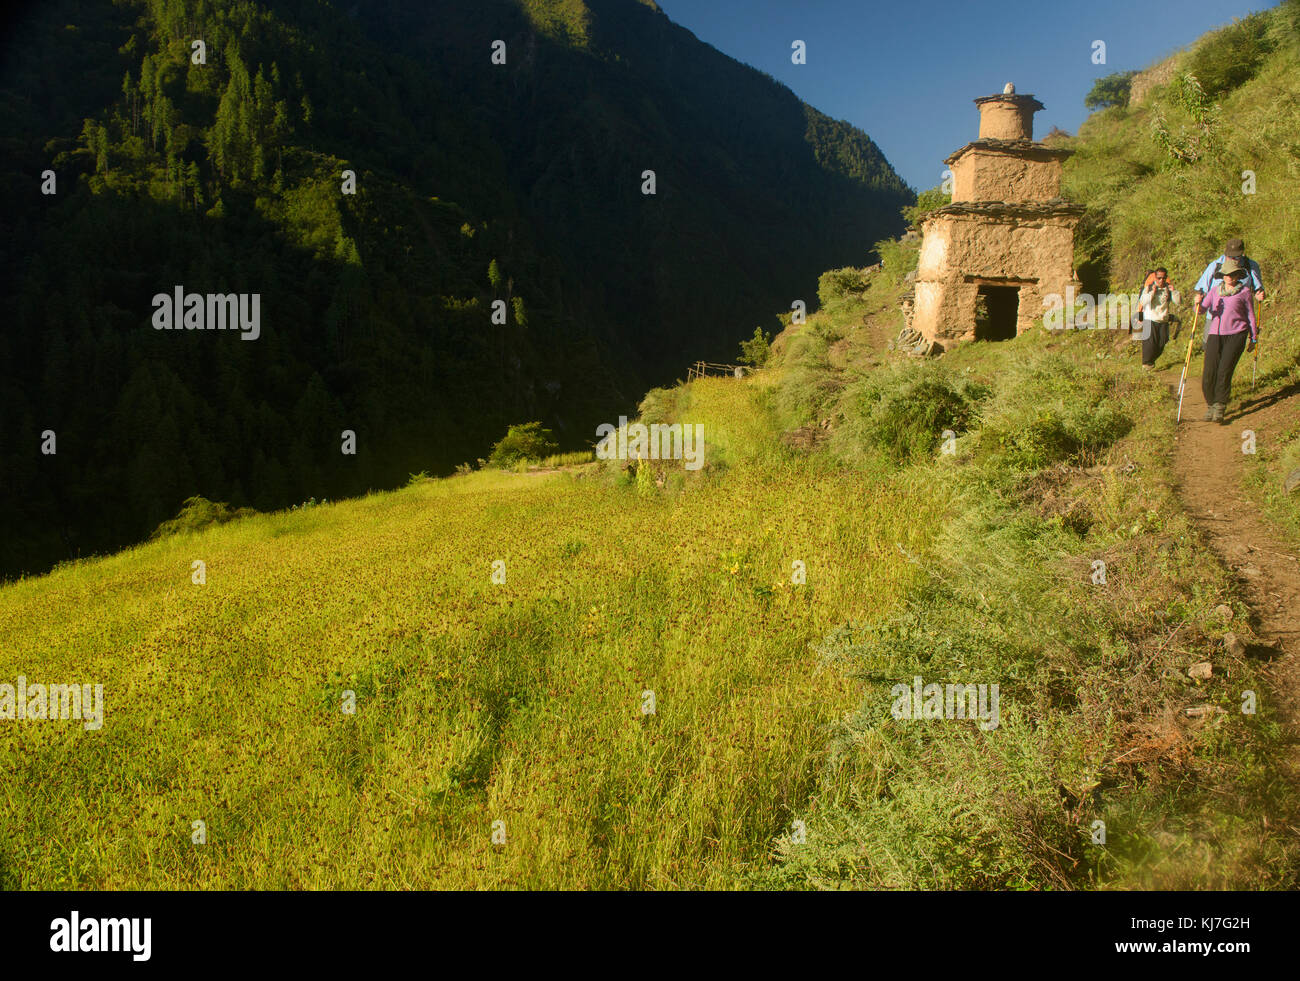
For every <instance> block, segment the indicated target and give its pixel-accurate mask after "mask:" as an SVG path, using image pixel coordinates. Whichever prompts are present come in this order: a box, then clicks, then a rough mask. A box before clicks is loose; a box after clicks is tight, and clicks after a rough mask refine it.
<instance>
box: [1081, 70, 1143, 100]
mask: <svg viewBox="0 0 1300 981" xmlns="http://www.w3.org/2000/svg"><path fill="white" fill-rule="evenodd" d="M1136 74H1137V72H1115V73H1114V74H1111V75H1105V76H1103V77H1101V78H1099V79H1097V81H1095V82H1093V83H1092V90H1091V91H1090V92H1089V93H1088V94H1087V95H1085V96H1084V97H1083V104H1084V105H1085V106H1086V107H1088V108H1089V109H1109V108H1110V107H1111V106H1119V107H1121V108H1123V107H1125V106H1127V105H1128V98H1129V92H1130V90H1131V89H1132V87H1133V76H1134V75H1136Z"/></svg>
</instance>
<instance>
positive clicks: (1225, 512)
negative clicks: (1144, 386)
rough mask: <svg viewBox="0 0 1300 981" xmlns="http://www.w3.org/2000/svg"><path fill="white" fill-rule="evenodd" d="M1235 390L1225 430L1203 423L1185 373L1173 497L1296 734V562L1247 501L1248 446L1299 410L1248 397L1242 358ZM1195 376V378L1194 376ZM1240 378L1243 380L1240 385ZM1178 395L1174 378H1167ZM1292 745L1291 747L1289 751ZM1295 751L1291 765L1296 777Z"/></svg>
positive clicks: (1194, 383) (1299, 590) (1287, 424)
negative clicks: (1234, 603)
mask: <svg viewBox="0 0 1300 981" xmlns="http://www.w3.org/2000/svg"><path fill="white" fill-rule="evenodd" d="M1242 366H1243V368H1244V372H1243V371H1242V369H1238V378H1237V381H1236V383H1235V386H1234V387H1236V388H1237V393H1234V395H1237V398H1236V399H1235V400H1234V402H1233V403H1232V404H1231V406H1230V408H1229V412H1228V416H1227V420H1228V421H1227V424H1226V425H1220V424H1218V423H1214V422H1203V421H1202V419H1201V417H1202V416H1203V415H1204V414H1205V408H1206V405H1205V400H1204V398H1203V397H1202V395H1201V386H1200V379H1199V377H1196V376H1193V375H1192V374H1190V373H1189V378H1188V384H1187V394H1186V398H1185V400H1184V402H1183V419H1182V422H1181V423H1179V425H1178V429H1177V432H1176V435H1175V440H1176V450H1175V454H1174V473H1175V475H1176V478H1177V481H1178V493H1179V496H1180V497H1181V498H1182V500H1183V503H1184V505H1185V506H1186V509H1187V514H1188V516H1189V517H1190V518H1191V520H1192V522H1193V524H1194V526H1195V527H1196V528H1197V530H1198V531H1199V532H1200V533H1201V534H1202V535H1203V536H1204V538H1205V540H1206V542H1207V544H1208V545H1209V546H1210V548H1211V549H1212V550H1213V551H1214V553H1215V554H1216V555H1217V556H1218V557H1219V558H1220V559H1221V560H1222V561H1223V563H1224V565H1225V566H1226V567H1227V568H1228V569H1229V570H1230V572H1231V574H1232V577H1233V579H1234V581H1235V582H1236V583H1237V585H1238V587H1239V588H1240V590H1241V595H1242V598H1243V599H1244V600H1245V601H1246V603H1247V604H1248V605H1249V607H1250V610H1251V623H1250V627H1251V629H1252V630H1253V631H1254V633H1255V634H1256V636H1257V637H1258V638H1259V643H1258V644H1257V645H1249V644H1247V646H1246V651H1247V654H1249V655H1252V656H1258V657H1260V658H1261V659H1264V660H1267V661H1268V662H1269V663H1268V666H1267V668H1266V669H1265V670H1264V672H1263V673H1264V674H1265V676H1266V677H1267V678H1268V679H1269V680H1270V681H1272V682H1273V684H1274V686H1275V693H1276V695H1277V696H1278V697H1280V698H1281V699H1283V703H1284V705H1285V717H1286V718H1287V720H1288V722H1289V724H1290V726H1291V727H1292V729H1293V730H1294V731H1296V732H1300V697H1298V693H1300V660H1298V659H1297V656H1296V655H1297V652H1298V651H1300V559H1297V557H1296V555H1295V550H1294V548H1293V547H1292V546H1291V545H1289V544H1288V543H1286V542H1285V540H1283V539H1282V537H1281V536H1280V535H1278V534H1276V533H1275V531H1274V530H1273V528H1272V526H1271V524H1270V522H1269V520H1268V518H1267V517H1266V516H1264V515H1263V514H1262V513H1261V512H1260V510H1259V509H1258V508H1257V507H1256V506H1255V504H1254V502H1253V501H1251V500H1250V499H1249V498H1248V496H1247V491H1246V487H1245V477H1246V468H1247V463H1248V461H1250V460H1251V459H1253V457H1252V455H1251V453H1252V452H1253V450H1254V446H1255V444H1256V443H1258V442H1259V441H1260V440H1262V439H1267V438H1269V436H1270V435H1274V436H1276V435H1277V434H1279V433H1282V432H1284V431H1285V430H1287V429H1289V428H1292V427H1294V426H1295V425H1296V424H1297V422H1300V406H1297V404H1296V403H1295V401H1294V400H1292V399H1285V398H1282V399H1278V398H1276V397H1274V396H1275V393H1274V392H1273V391H1271V390H1269V389H1264V388H1262V387H1260V386H1257V387H1256V390H1255V392H1254V393H1253V394H1246V397H1245V398H1240V395H1239V393H1240V392H1241V389H1242V388H1246V390H1247V393H1248V392H1249V381H1247V380H1245V379H1248V378H1249V372H1250V367H1249V364H1248V363H1247V360H1246V359H1245V358H1243V359H1242ZM1197 374H1199V372H1197ZM1243 376H1244V377H1243ZM1165 377H1166V378H1167V379H1168V380H1169V381H1170V385H1171V387H1172V388H1173V389H1174V390H1175V391H1176V390H1177V384H1178V375H1177V373H1176V372H1170V373H1168V374H1166V376H1165ZM1293 745H1294V744H1293ZM1296 762H1297V760H1296V754H1295V751H1294V748H1293V752H1292V755H1291V764H1292V771H1293V774H1294V773H1295V772H1296V771H1295V764H1296Z"/></svg>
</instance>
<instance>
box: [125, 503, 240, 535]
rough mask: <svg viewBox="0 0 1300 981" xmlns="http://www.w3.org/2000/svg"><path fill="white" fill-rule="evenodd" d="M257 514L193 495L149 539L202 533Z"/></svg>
mask: <svg viewBox="0 0 1300 981" xmlns="http://www.w3.org/2000/svg"><path fill="white" fill-rule="evenodd" d="M253 514H257V512H256V511H254V510H253V509H252V508H236V509H234V510H232V509H231V507H230V505H229V504H226V503H225V502H223V501H209V500H208V499H207V498H206V497H200V496H199V495H197V494H196V495H195V496H193V497H187V498H186V499H185V503H184V504H183V505H182V506H181V509H180V511H179V513H177V515H176V517H174V518H169V519H168V520H166V521H164V522H163V523H162V524H160V525H159V526H158V527H157V528H155V529H154V532H153V534H152V535H151V536H150V538H151V539H158V538H167V537H169V536H171V535H176V534H179V533H181V532H183V531H202V530H203V529H204V528H210V527H212V526H213V525H224V524H225V523H226V522H228V521H234V520H235V519H236V518H246V517H248V516H249V515H253Z"/></svg>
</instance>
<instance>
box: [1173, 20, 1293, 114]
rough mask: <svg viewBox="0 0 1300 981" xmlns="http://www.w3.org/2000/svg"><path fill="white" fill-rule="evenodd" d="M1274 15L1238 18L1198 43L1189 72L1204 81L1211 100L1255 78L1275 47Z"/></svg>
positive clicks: (1205, 89)
mask: <svg viewBox="0 0 1300 981" xmlns="http://www.w3.org/2000/svg"><path fill="white" fill-rule="evenodd" d="M1271 19H1272V15H1271V14H1270V13H1268V12H1263V11H1261V12H1260V13H1256V14H1251V15H1250V16H1248V17H1243V18H1240V19H1238V20H1234V21H1233V22H1232V23H1231V24H1229V25H1228V26H1227V27H1224V28H1222V29H1220V30H1218V31H1215V32H1214V33H1213V34H1210V35H1209V36H1208V37H1206V38H1204V39H1203V40H1202V41H1201V42H1200V43H1198V44H1197V45H1196V47H1195V48H1194V49H1193V51H1192V53H1191V54H1190V55H1189V57H1188V60H1187V66H1186V67H1187V71H1188V72H1190V73H1191V74H1192V75H1194V76H1196V78H1197V79H1199V80H1200V85H1201V87H1202V88H1203V89H1204V91H1205V95H1206V97H1207V98H1209V99H1218V98H1220V97H1221V96H1224V95H1226V94H1228V93H1229V92H1231V91H1233V90H1234V89H1236V88H1238V87H1240V86H1242V85H1244V84H1245V83H1246V82H1248V81H1250V80H1251V79H1252V78H1254V77H1255V76H1256V75H1257V74H1258V73H1259V71H1260V69H1261V68H1262V67H1263V65H1264V62H1265V61H1266V60H1267V58H1268V56H1269V54H1270V53H1271V52H1272V50H1273V42H1272V39H1271V38H1270V36H1269V24H1270V21H1271Z"/></svg>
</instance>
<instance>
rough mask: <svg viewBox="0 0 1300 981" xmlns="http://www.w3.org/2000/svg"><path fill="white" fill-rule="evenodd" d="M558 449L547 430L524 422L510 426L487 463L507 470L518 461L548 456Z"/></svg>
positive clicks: (537, 424) (536, 423)
mask: <svg viewBox="0 0 1300 981" xmlns="http://www.w3.org/2000/svg"><path fill="white" fill-rule="evenodd" d="M559 448H560V447H559V445H558V444H557V443H556V442H555V440H554V439H553V438H552V433H551V431H550V430H549V429H543V428H542V424H541V423H540V422H524V423H520V424H519V425H516V426H511V427H510V428H509V429H508V430H506V434H505V436H503V437H502V438H501V440H500V442H498V443H497V444H496V445H495V446H493V447H492V453H491V454H490V455H489V457H488V459H489V461H490V462H491V463H492V464H493V465H494V466H497V467H500V468H501V469H503V470H508V469H510V468H512V467H514V466H515V465H516V464H518V463H519V462H520V461H524V462H529V461H537V460H540V459H541V458H542V457H544V456H550V455H551V454H552V453H554V452H555V451H556V450H558V449H559Z"/></svg>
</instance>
